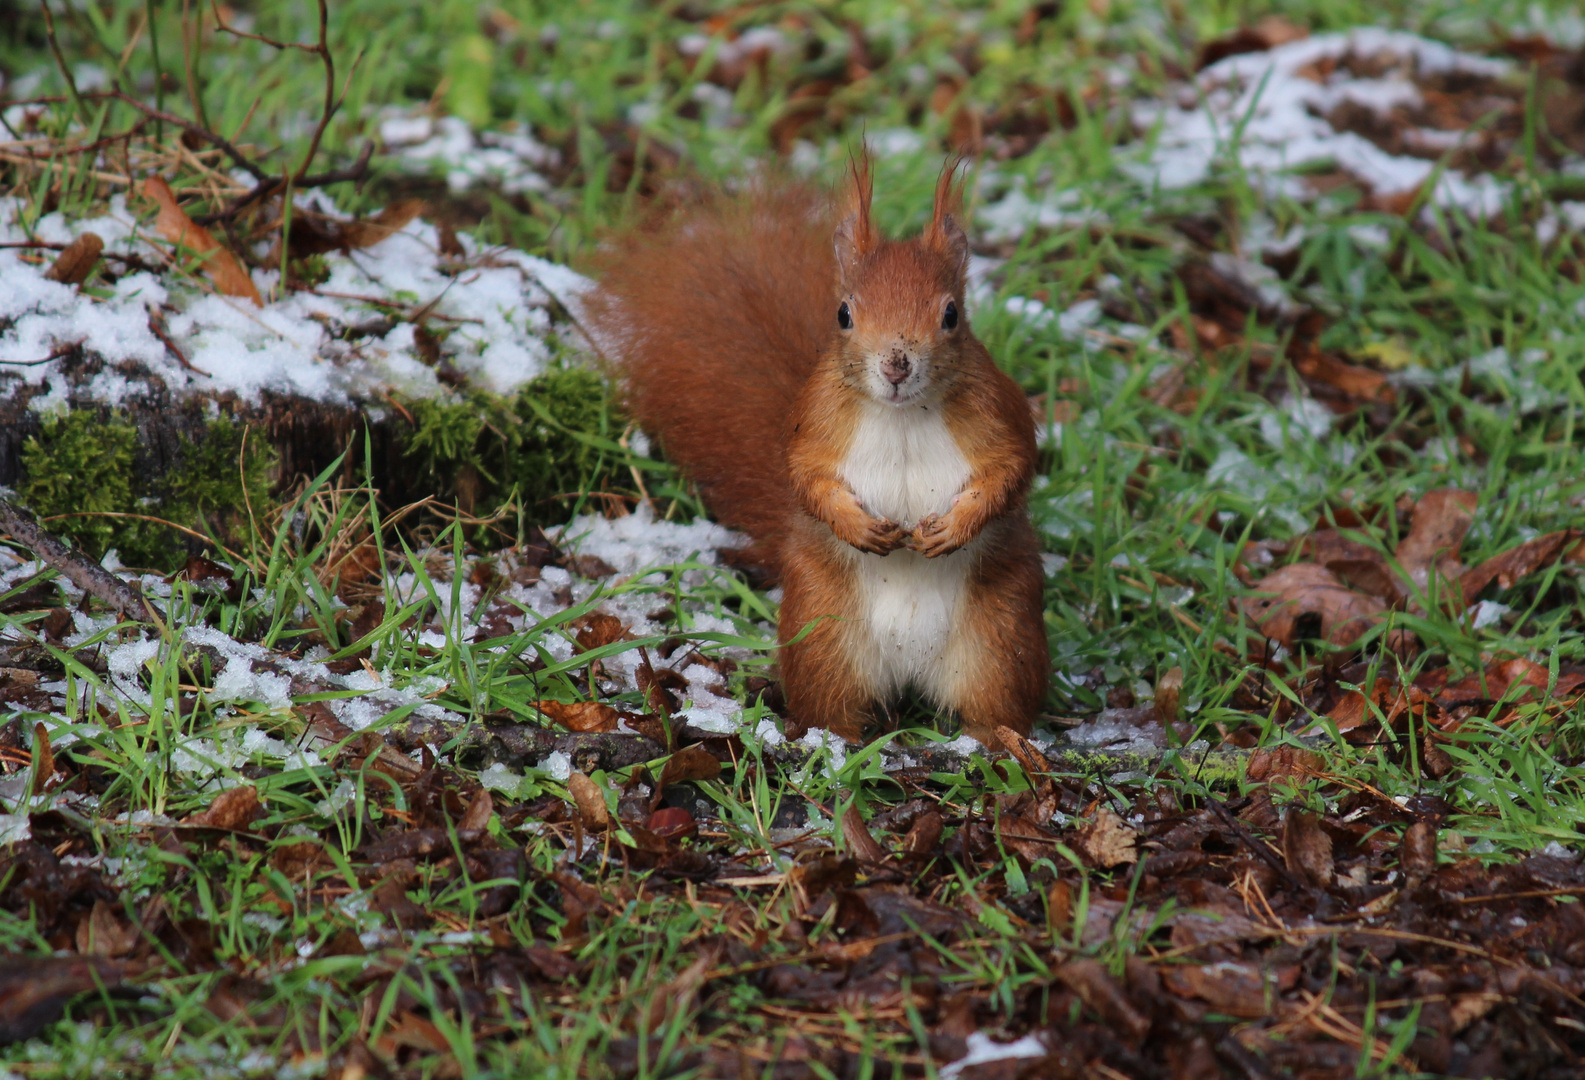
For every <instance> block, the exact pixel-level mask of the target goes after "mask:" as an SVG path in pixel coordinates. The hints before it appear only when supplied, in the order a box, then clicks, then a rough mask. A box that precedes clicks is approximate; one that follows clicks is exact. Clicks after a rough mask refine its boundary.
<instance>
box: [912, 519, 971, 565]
mask: <svg viewBox="0 0 1585 1080" xmlns="http://www.w3.org/2000/svg"><path fill="white" fill-rule="evenodd" d="M908 546H909V547H910V548H912V549H913V550H914V551H917V552H919V554H921V555H923V556H924V557H925V558H927V559H934V558H936V557H938V556H941V555H950V554H952V552H954V551H956V550H958V548H960V547H962V546H963V541H962V540H959V539H958V537H957V535H956V533H955V532H954V530H953V529H952V528H951V524H950V522H949V521H948V519H947V518H944V517H942V516H941V515H939V514H931V515H930V516H929V517H925V518H921V519H920V520H919V523H918V524H917V525H915V526H914V531H913V534H912V535H911V536H910V537H909V538H908Z"/></svg>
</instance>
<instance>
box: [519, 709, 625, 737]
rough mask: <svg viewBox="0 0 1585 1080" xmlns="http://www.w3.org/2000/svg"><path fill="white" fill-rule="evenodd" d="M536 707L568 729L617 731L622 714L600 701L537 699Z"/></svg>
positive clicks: (551, 720) (553, 721) (554, 721)
mask: <svg viewBox="0 0 1585 1080" xmlns="http://www.w3.org/2000/svg"><path fill="white" fill-rule="evenodd" d="M534 708H536V709H538V710H539V711H540V712H542V713H544V714H545V715H546V716H547V717H549V718H550V722H551V723H553V724H560V725H561V726H562V727H564V728H566V729H567V730H568V731H581V732H592V731H615V730H616V725H617V722H618V721H620V720H621V719H622V714H621V713H619V712H617V711H616V710H615V709H613V708H611V706H609V705H606V704H604V703H602V702H599V701H536V702H534Z"/></svg>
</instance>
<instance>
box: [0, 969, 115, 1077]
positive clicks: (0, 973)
mask: <svg viewBox="0 0 1585 1080" xmlns="http://www.w3.org/2000/svg"><path fill="white" fill-rule="evenodd" d="M126 967H127V965H126V964H124V963H117V962H112V961H109V960H101V959H98V958H88V957H82V956H38V957H35V956H27V955H25V954H22V955H18V954H12V955H9V956H7V957H6V962H5V964H4V966H0V1045H3V1044H5V1043H11V1042H17V1041H20V1040H22V1039H30V1038H32V1037H33V1036H34V1035H36V1034H38V1033H39V1031H40V1030H41V1029H42V1028H44V1027H45V1026H46V1025H49V1024H52V1023H54V1022H55V1021H56V1020H57V1019H58V1018H59V1017H60V1015H61V1011H62V1010H63V1009H64V1008H65V1006H66V1003H67V1002H68V1001H70V1000H71V999H72V998H74V997H76V996H77V995H79V994H92V993H94V992H95V991H98V992H101V993H103V992H104V991H107V990H112V991H113V990H116V989H119V988H120V986H121V984H122V980H123V978H124V977H125V975H126ZM12 1060H13V1061H14V1060H15V1059H14V1058H13V1059H12Z"/></svg>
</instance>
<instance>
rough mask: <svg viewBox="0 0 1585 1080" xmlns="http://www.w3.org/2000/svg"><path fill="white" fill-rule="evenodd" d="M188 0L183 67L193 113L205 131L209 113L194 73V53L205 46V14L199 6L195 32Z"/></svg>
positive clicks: (184, 15) (184, 0) (184, 1)
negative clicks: (188, 13)
mask: <svg viewBox="0 0 1585 1080" xmlns="http://www.w3.org/2000/svg"><path fill="white" fill-rule="evenodd" d="M187 10H188V9H187V0H182V68H183V70H184V71H185V73H186V75H187V96H188V97H189V98H191V99H192V103H193V115H195V116H197V117H198V122H199V124H201V125H203V129H204V130H205V131H208V130H210V128H209V113H208V111H207V110H205V109H204V98H203V95H202V94H200V93H199V92H198V80H197V79H196V78H195V77H194V75H193V54H194V53H196V52H198V50H199V49H201V48H203V44H204V16H203V9H202V8H199V15H198V29H197V32H196V33H195V32H194V31H193V30H192V27H191V25H190V24H189V22H188V19H187Z"/></svg>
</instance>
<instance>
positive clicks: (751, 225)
mask: <svg viewBox="0 0 1585 1080" xmlns="http://www.w3.org/2000/svg"><path fill="white" fill-rule="evenodd" d="M955 165H956V162H951V163H949V164H948V165H947V167H946V168H945V169H943V170H942V174H941V178H940V180H939V182H938V184H937V186H936V193H935V206H934V212H933V214H932V216H931V220H930V224H929V225H928V226H927V227H926V228H925V230H924V232H923V234H922V235H920V236H919V237H917V238H915V239H912V240H902V241H898V240H887V239H885V238H883V237H882V236H881V235H880V232H879V231H878V230H877V228H876V226H875V224H874V222H873V220H872V219H871V214H870V202H871V195H872V184H871V177H870V168H869V163H868V160H867V157H865V156H862V155H861V156H860V157H859V158H857V159H856V160H855V161H854V162H853V166H852V169H851V170H850V176H849V178H848V184H847V185H846V191H845V198H844V199H843V200H842V201H841V204H840V208H838V207H837V206H834V205H833V200H831V199H830V198H829V197H828V196H825V195H823V194H822V193H820V192H817V191H815V190H813V189H811V188H809V187H807V186H805V185H803V184H799V183H795V182H792V181H788V180H782V181H769V182H765V181H762V182H760V183H759V184H758V185H756V186H753V187H751V188H750V189H749V190H748V191H747V192H746V193H745V194H742V195H739V196H729V195H724V194H717V195H714V196H711V197H709V198H707V199H706V200H704V201H703V202H702V203H700V204H697V205H694V206H693V207H691V208H690V209H685V210H683V211H681V212H680V213H678V214H676V215H674V216H672V217H671V218H669V219H668V220H665V221H663V222H661V223H660V224H658V225H655V226H652V227H650V228H648V229H640V230H635V231H633V232H631V233H629V234H627V235H625V236H621V237H618V238H616V239H615V240H614V241H613V242H612V243H610V244H608V245H607V246H606V248H605V250H604V252H603V254H602V255H601V256H600V257H599V265H598V267H597V274H598V280H599V285H598V287H597V289H596V290H595V291H594V292H593V294H592V295H591V297H590V300H589V305H588V311H589V314H590V318H591V320H592V329H593V331H594V335H595V337H596V339H597V340H599V341H600V342H601V343H602V345H604V346H606V347H607V348H608V350H609V352H610V354H611V355H609V356H608V359H609V360H611V361H612V362H613V363H614V364H615V366H616V368H617V373H618V375H619V377H620V379H621V380H622V382H623V384H624V386H625V390H626V401H627V406H628V408H629V410H630V412H631V414H632V416H633V417H634V419H635V420H636V421H637V422H638V423H639V424H640V425H641V426H642V427H643V429H644V430H645V431H646V432H648V433H650V434H652V435H655V436H657V437H658V438H659V439H660V442H661V444H662V445H663V447H664V449H665V453H666V456H667V458H668V459H669V460H671V461H673V462H675V463H676V464H678V465H679V466H680V467H681V468H682V470H683V471H684V472H685V473H687V474H688V475H690V476H691V477H692V478H693V480H694V481H695V482H696V483H697V484H698V486H699V490H700V493H701V495H702V497H703V498H704V500H705V503H706V505H707V506H708V507H709V508H710V510H711V512H712V513H714V514H715V515H716V517H717V518H719V519H720V520H721V521H722V522H723V523H724V524H726V525H729V526H731V527H733V528H737V529H740V530H742V531H744V532H746V533H747V534H748V535H749V537H750V538H751V547H750V548H749V549H748V555H749V558H750V559H751V560H752V561H753V562H757V563H759V564H760V565H762V566H763V567H765V568H766V569H767V570H769V571H770V572H771V573H772V574H773V575H774V576H775V577H776V578H778V579H779V580H780V582H781V585H782V587H783V599H782V605H781V617H780V628H779V638H780V641H781V649H780V664H781V674H782V682H783V686H784V688H785V691H786V696H787V704H788V708H789V709H790V711H791V713H792V716H793V718H794V719H795V720H796V721H798V722H800V723H803V724H806V725H809V726H812V727H822V728H826V729H828V730H830V731H832V732H834V733H836V734H837V735H839V736H841V737H843V738H844V739H847V740H849V741H857V740H859V738H860V736H861V733H862V731H863V728H864V726H865V724H866V722H867V721H869V720H870V719H872V718H873V716H874V710H875V709H876V708H877V707H878V706H883V705H885V704H887V703H889V702H891V701H893V700H895V699H896V697H897V696H898V695H899V694H901V693H902V692H903V691H904V690H906V689H908V688H913V689H914V690H916V691H917V692H919V693H921V694H922V695H923V696H924V697H925V698H926V699H928V700H929V701H931V702H932V703H934V704H935V705H936V706H938V707H941V708H945V709H950V710H951V711H952V712H953V713H955V714H956V715H957V716H958V717H959V718H960V720H961V722H962V724H963V727H964V729H965V731H966V732H967V733H968V734H970V735H972V736H974V737H975V738H977V739H979V740H980V741H981V742H989V741H990V740H991V739H992V738H993V737H994V732H995V730H996V728H998V727H1000V726H1006V727H1009V728H1011V729H1013V730H1014V731H1016V732H1018V733H1019V734H1021V735H1027V734H1029V732H1030V729H1031V727H1032V725H1033V722H1034V719H1035V714H1036V713H1037V712H1038V711H1039V708H1040V705H1041V703H1042V701H1043V700H1044V698H1045V694H1046V686H1047V679H1048V675H1049V671H1050V653H1049V647H1048V644H1047V641H1046V632H1045V618H1044V611H1043V603H1042V589H1043V585H1044V578H1043V574H1042V567H1041V562H1040V549H1039V545H1038V542H1037V540H1036V537H1035V531H1034V528H1033V526H1032V525H1031V524H1030V521H1029V514H1028V511H1027V509H1026V506H1025V498H1026V495H1027V493H1028V490H1029V484H1030V480H1031V477H1032V476H1033V473H1034V466H1035V426H1034V420H1033V417H1032V415H1031V412H1030V409H1029V405H1028V402H1027V399H1026V398H1025V396H1024V393H1023V392H1022V391H1021V390H1020V389H1019V387H1018V385H1017V384H1016V383H1014V382H1013V380H1012V379H1010V378H1009V377H1008V376H1007V375H1006V374H1004V373H1003V372H1002V371H1001V370H1000V369H998V368H997V366H996V364H995V362H994V361H993V360H992V359H991V356H990V354H989V353H988V352H987V351H986V349H985V346H983V345H982V344H980V342H979V340H978V339H977V338H975V336H974V334H973V331H972V330H971V329H970V327H969V318H968V311H967V309H966V308H965V305H964V286H965V275H966V271H967V269H968V259H969V245H968V237H967V236H966V235H965V233H964V231H963V227H962V225H961V224H960V222H959V218H960V215H961V210H960V204H961V200H962V193H961V187H960V186H959V184H958V182H957V181H956V179H955V175H956V169H955ZM806 630H807V632H805V631H806ZM800 634H802V635H803V636H802V637H800V636H799V635H800Z"/></svg>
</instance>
